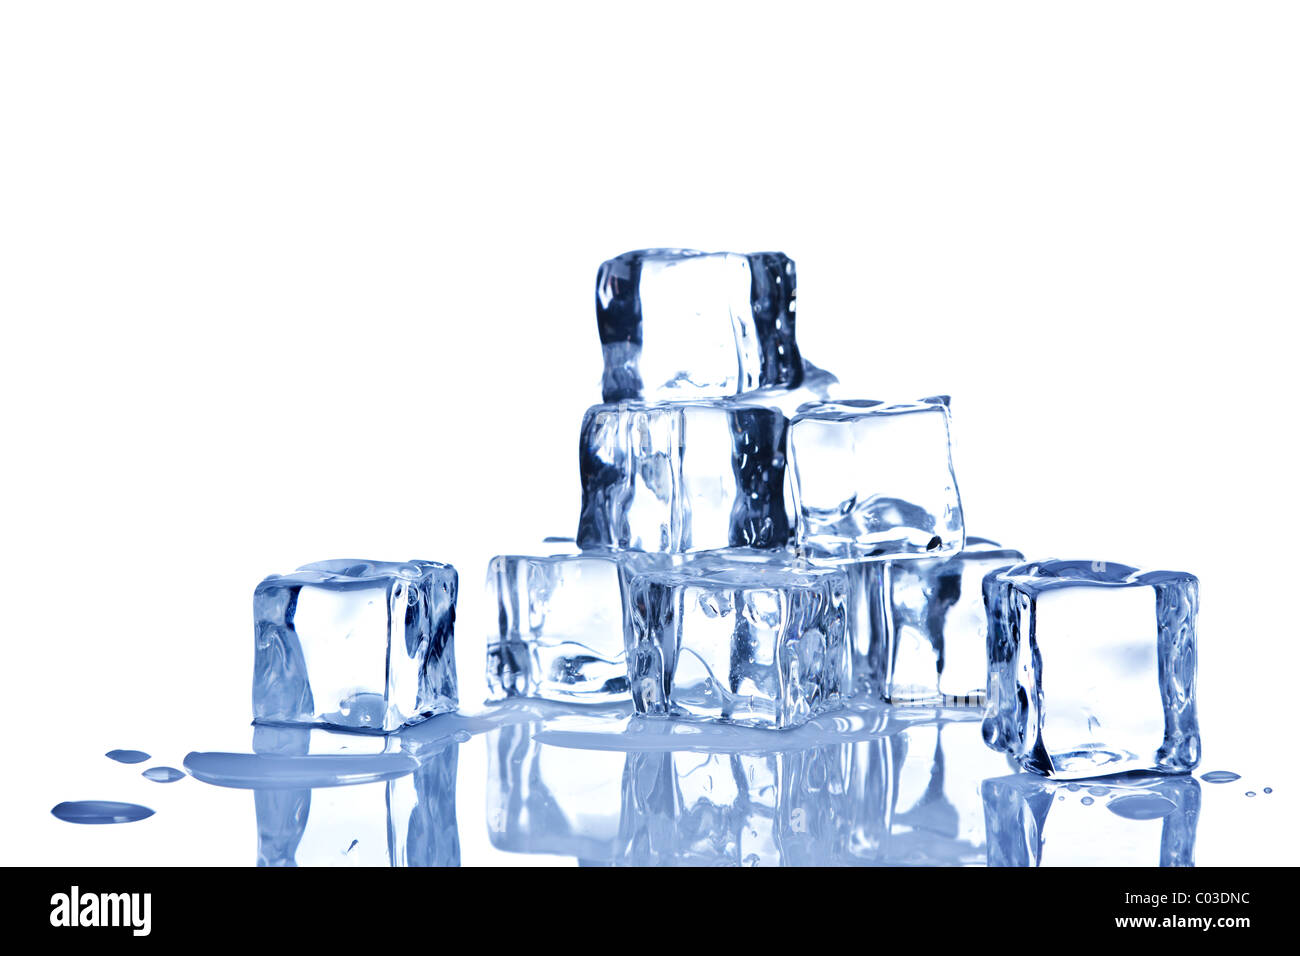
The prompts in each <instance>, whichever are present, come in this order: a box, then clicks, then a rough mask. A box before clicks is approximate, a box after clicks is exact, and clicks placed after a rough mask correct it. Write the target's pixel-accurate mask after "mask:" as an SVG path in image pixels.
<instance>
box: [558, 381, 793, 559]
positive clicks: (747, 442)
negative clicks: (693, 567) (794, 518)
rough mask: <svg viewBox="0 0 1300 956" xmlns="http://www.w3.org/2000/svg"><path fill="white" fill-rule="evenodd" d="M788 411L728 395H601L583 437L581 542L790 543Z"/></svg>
mask: <svg viewBox="0 0 1300 956" xmlns="http://www.w3.org/2000/svg"><path fill="white" fill-rule="evenodd" d="M784 442H785V417H784V416H783V415H782V414H781V413H780V412H779V411H777V410H776V409H774V408H768V407H765V406H758V405H741V404H736V403H730V402H701V403H672V404H656V405H642V404H638V403H623V404H617V405H597V406H595V407H593V408H591V409H589V410H588V411H587V414H586V416H585V418H584V419H583V422H582V435H581V439H580V442H579V465H580V471H581V477H582V512H581V516H580V518H579V521H578V534H577V540H578V544H579V545H580V546H581V547H583V548H626V549H632V550H637V551H663V552H685V551H698V550H710V549H715V548H726V547H741V546H749V547H757V548H770V547H780V546H783V545H784V544H785V543H786V541H787V539H788V537H789V524H788V520H787V517H786V505H785V489H784V483H785V444H784Z"/></svg>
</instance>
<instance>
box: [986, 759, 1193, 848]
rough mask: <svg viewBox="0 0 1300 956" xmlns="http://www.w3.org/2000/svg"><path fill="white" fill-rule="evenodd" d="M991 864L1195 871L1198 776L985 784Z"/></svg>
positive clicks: (1020, 778) (1014, 779) (1017, 779)
mask: <svg viewBox="0 0 1300 956" xmlns="http://www.w3.org/2000/svg"><path fill="white" fill-rule="evenodd" d="M983 794H984V814H985V819H986V821H987V827H988V840H989V848H988V862H989V866H1193V865H1194V856H1195V852H1194V851H1195V844H1196V820H1197V816H1198V814H1199V813H1200V807H1201V788H1200V784H1198V783H1197V782H1196V780H1195V779H1194V778H1193V777H1190V776H1186V777H1180V776H1167V777H1166V776H1157V775H1146V776H1143V775H1137V774H1134V775H1126V776H1120V777H1107V778H1105V779H1102V780H1080V781H1073V782H1069V783H1066V782H1064V781H1058V780H1045V779H1043V778H1042V777H1037V776H1034V775H1032V774H1016V775H1014V776H1009V777H996V778H994V779H992V780H986V781H984V788H983Z"/></svg>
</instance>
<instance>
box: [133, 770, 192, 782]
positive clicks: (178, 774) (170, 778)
mask: <svg viewBox="0 0 1300 956" xmlns="http://www.w3.org/2000/svg"><path fill="white" fill-rule="evenodd" d="M140 776H142V777H144V778H145V779H146V780H152V781H153V782H154V783H175V782H176V781H177V780H181V779H183V778H184V777H185V774H184V772H182V771H180V770H177V769H176V768H175V767H150V768H149V769H148V770H146V771H144V772H143V773H141V774H140Z"/></svg>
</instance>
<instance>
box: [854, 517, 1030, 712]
mask: <svg viewBox="0 0 1300 956" xmlns="http://www.w3.org/2000/svg"><path fill="white" fill-rule="evenodd" d="M1023 560H1024V555H1023V554H1021V553H1020V552H1019V551H1013V550H1011V549H1009V548H1002V547H1000V546H999V545H998V544H996V543H995V542H993V541H989V540H987V539H985V538H973V537H972V538H967V539H966V548H965V550H963V551H961V552H960V553H958V554H954V555H951V556H948V557H939V558H905V559H898V560H875V561H860V562H855V563H853V564H850V565H847V566H846V568H845V570H846V572H847V573H848V575H849V610H850V614H849V633H850V635H851V637H852V641H853V666H854V676H855V677H856V679H857V681H858V684H859V686H861V687H863V688H864V689H866V690H867V691H868V692H870V693H873V694H877V695H878V696H880V697H882V698H884V699H885V700H889V701H893V702H895V703H898V702H904V701H911V702H918V701H930V702H940V701H943V702H947V703H950V704H951V703H956V704H972V705H982V704H983V703H984V692H985V685H986V684H987V681H988V656H987V643H988V641H987V638H988V627H987V616H986V615H985V613H984V594H983V589H982V583H983V580H984V576H985V575H986V574H988V573H989V572H990V571H994V570H998V569H1002V568H1007V567H1010V566H1011V565H1014V564H1018V563H1020V562H1021V561H1023Z"/></svg>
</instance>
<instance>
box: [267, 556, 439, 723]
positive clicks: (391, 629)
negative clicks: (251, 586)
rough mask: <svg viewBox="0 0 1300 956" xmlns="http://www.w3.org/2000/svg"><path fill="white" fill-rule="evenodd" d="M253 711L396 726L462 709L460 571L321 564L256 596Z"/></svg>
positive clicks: (271, 582)
mask: <svg viewBox="0 0 1300 956" xmlns="http://www.w3.org/2000/svg"><path fill="white" fill-rule="evenodd" d="M253 618H254V638H255V656H254V668H253V716H254V718H255V719H257V720H259V721H269V722H283V723H305V724H323V725H333V726H340V727H347V728H352V729H362V730H372V731H392V730H396V729H397V728H399V727H400V726H402V725H403V724H405V723H409V722H410V721H413V720H416V719H419V718H421V717H425V716H428V715H430V714H436V713H441V712H443V711H448V710H454V709H455V707H456V661H455V652H454V648H453V642H452V638H453V632H454V628H455V621H456V570H455V568H453V567H451V566H450V565H446V564H437V563H435V562H432V561H408V562H406V563H404V564H402V563H388V562H379V561H349V560H339V561H321V562H318V563H316V564H308V565H304V566H303V567H301V568H299V569H298V570H297V571H296V572H294V573H293V574H285V575H272V576H271V577H268V578H266V579H265V580H264V581H262V583H261V584H259V585H258V586H257V589H256V591H254V594H253Z"/></svg>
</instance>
